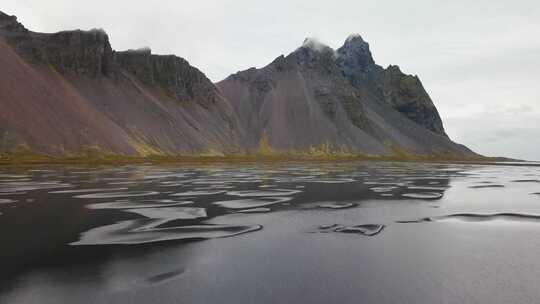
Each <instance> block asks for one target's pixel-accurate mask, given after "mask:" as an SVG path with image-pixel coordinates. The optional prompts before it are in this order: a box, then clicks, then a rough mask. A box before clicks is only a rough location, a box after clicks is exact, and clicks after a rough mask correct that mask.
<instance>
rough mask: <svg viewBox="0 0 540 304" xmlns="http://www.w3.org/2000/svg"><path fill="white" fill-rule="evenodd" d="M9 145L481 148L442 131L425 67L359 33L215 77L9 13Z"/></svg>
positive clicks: (174, 150)
mask: <svg viewBox="0 0 540 304" xmlns="http://www.w3.org/2000/svg"><path fill="white" fill-rule="evenodd" d="M0 66H2V69H1V70H0V108H1V109H2V110H1V111H0V154H2V153H11V152H14V151H16V150H20V149H23V150H31V151H34V152H40V153H47V154H54V155H67V154H79V153H87V151H89V150H90V151H92V153H116V154H128V155H150V154H195V155H200V154H207V153H211V154H238V153H241V154H244V153H254V152H257V151H260V150H261V146H264V148H265V149H266V150H268V151H267V152H271V153H274V152H275V153H290V152H302V153H304V152H310V153H311V152H317V153H319V152H321V151H322V152H324V153H361V154H369V155H388V156H390V155H396V154H398V155H401V153H403V152H406V153H412V154H423V155H426V154H429V155H445V156H446V155H452V156H454V157H466V156H473V155H475V154H474V153H473V152H471V151H470V150H468V149H467V148H465V147H463V146H460V145H457V144H455V143H453V142H452V141H451V140H449V139H448V137H447V136H446V134H445V133H444V129H443V126H442V122H441V119H440V117H439V115H438V113H437V110H436V108H435V106H434V105H433V102H432V101H431V99H430V98H429V96H428V94H427V93H426V91H425V90H424V88H423V87H422V84H421V83H420V80H419V79H418V78H417V77H416V76H410V75H405V74H403V73H402V72H401V71H400V70H399V68H397V67H394V66H390V67H388V68H387V69H383V68H382V67H380V66H378V65H376V64H375V62H374V60H373V58H372V56H371V52H370V50H369V45H368V44H367V43H366V42H364V41H363V40H362V38H361V37H359V36H351V37H349V38H348V39H347V41H346V42H345V44H344V45H343V47H341V48H339V49H338V50H337V51H335V50H333V49H331V48H329V47H327V46H325V45H322V44H320V43H319V42H317V41H316V40H313V39H307V40H306V41H305V42H304V44H303V45H302V46H301V47H299V48H298V49H297V50H295V51H294V52H292V53H291V54H289V55H287V56H280V57H278V58H276V59H275V60H274V61H273V62H272V63H270V64H269V65H268V66H266V67H264V68H262V69H249V70H247V71H244V72H239V73H237V74H234V75H231V76H230V77H228V78H227V79H225V80H224V81H222V82H220V83H218V84H217V85H214V84H213V83H212V82H211V81H210V80H209V79H208V78H207V77H206V76H205V75H204V74H203V73H202V72H201V71H199V70H198V69H197V68H195V67H193V66H191V65H190V64H189V63H188V62H187V61H186V60H184V59H182V58H180V57H177V56H174V55H154V54H152V53H151V51H150V49H139V50H128V51H121V52H119V51H115V50H113V49H112V48H111V45H110V43H109V37H108V36H107V34H106V33H105V32H104V31H102V30H91V31H80V30H75V31H63V32H59V33H52V34H44V33H36V32H32V31H29V30H28V29H26V28H25V27H24V26H23V25H22V24H20V23H19V22H18V21H17V18H15V17H14V16H8V15H6V14H3V13H1V12H0Z"/></svg>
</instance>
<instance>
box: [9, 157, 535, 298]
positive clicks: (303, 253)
mask: <svg viewBox="0 0 540 304" xmlns="http://www.w3.org/2000/svg"><path fill="white" fill-rule="evenodd" d="M539 181H540V166H539V165H538V164H535V163H527V164H522V163H515V164H513V163H512V164H504V163H501V164H491V165H480V164H450V163H411V162H406V163H400V162H335V163H330V162H324V163H315V162H308V163H296V162H286V163H281V164H270V163H257V164H241V165H238V164H235V165H230V164H212V165H199V166H196V165H186V164H176V165H127V166H119V167H111V166H98V167H89V166H72V167H70V166H45V167H40V168H35V167H33V168H17V167H4V168H0V269H1V272H0V303H8V304H9V303H21V304H22V303H25V304H27V303H40V304H42V303H45V304H47V303H537V302H538V299H540V289H538V287H537V286H538V285H539V284H540V260H539V259H538V255H539V253H540V195H538V193H540V182H539Z"/></svg>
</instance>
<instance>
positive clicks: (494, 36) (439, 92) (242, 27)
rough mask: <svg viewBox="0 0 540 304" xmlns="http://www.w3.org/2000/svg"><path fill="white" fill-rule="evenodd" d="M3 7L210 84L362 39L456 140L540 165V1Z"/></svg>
mask: <svg viewBox="0 0 540 304" xmlns="http://www.w3.org/2000/svg"><path fill="white" fill-rule="evenodd" d="M473 2H474V3H473ZM0 10H3V11H4V12H6V13H8V14H12V15H17V16H18V18H19V21H20V22H22V23H23V24H24V25H26V27H28V28H29V29H31V30H34V31H40V32H54V31H59V30H65V29H76V28H81V29H91V28H103V29H104V30H105V31H106V32H107V33H108V34H109V37H110V40H111V44H112V47H113V48H114V49H116V50H124V49H128V48H138V47H143V46H149V47H151V49H152V51H153V52H154V53H158V54H171V53H172V54H176V55H179V56H181V57H184V58H186V59H187V60H188V61H189V62H190V63H191V64H192V65H195V66H196V67H198V68H199V69H201V70H202V71H203V72H204V73H206V75H207V76H208V77H209V78H210V79H212V80H213V81H219V80H221V79H223V78H225V77H226V76H227V75H229V74H231V73H233V72H236V71H239V70H244V69H247V68H249V67H252V66H255V67H261V66H264V65H266V64H267V63H269V62H270V61H272V60H273V59H274V58H275V57H277V56H279V55H280V54H287V53H289V52H291V51H293V50H294V49H295V48H297V47H298V46H299V45H300V44H301V43H302V41H303V39H304V38H305V37H308V36H309V37H316V38H318V39H319V40H320V41H322V42H325V43H327V44H328V45H330V46H331V47H334V48H337V47H339V46H340V45H341V44H342V43H343V41H344V40H345V38H346V37H347V36H348V35H349V34H351V33H359V34H361V35H362V36H363V37H364V39H365V40H366V41H368V42H369V43H370V45H371V50H372V53H373V56H374V58H375V61H376V62H377V63H378V64H380V65H382V66H385V67H386V66H387V65H389V64H396V65H399V66H400V67H401V69H402V70H403V71H404V72H406V73H409V74H416V75H418V76H419V77H420V79H421V80H422V82H423V83H424V86H425V88H426V89H427V90H428V92H429V93H430V95H431V97H432V99H433V101H434V102H435V105H436V106H437V108H438V109H439V111H440V113H441V116H442V117H443V121H444V125H445V128H446V130H447V133H448V134H449V135H450V137H452V139H454V140H455V141H457V142H460V143H463V144H465V145H467V146H469V147H470V148H472V149H473V150H475V151H477V152H479V153H482V154H485V155H490V156H509V157H516V158H525V159H532V160H540V109H539V108H540V107H539V106H540V2H538V1H537V0H536V1H535V0H530V1H528V0H527V1H526V0H513V1H510V0H507V1H501V0H474V1H471V0H454V1H436V0H410V1H402V0H400V1H384V0H372V1H362V0H352V1H338V0H334V1H328V0H326V1H318V0H307V1H296V0H272V1H265V0H261V1H256V0H215V1H207V0H190V1H184V0H180V1H179V0H176V1H113V0H107V1H104V0H93V1H88V0H85V1H74V0H47V1H42V0H3V1H2V4H1V6H0Z"/></svg>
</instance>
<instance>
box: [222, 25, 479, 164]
mask: <svg viewBox="0 0 540 304" xmlns="http://www.w3.org/2000/svg"><path fill="white" fill-rule="evenodd" d="M217 86H218V87H219V88H220V90H221V92H222V93H223V96H224V97H225V98H227V99H228V100H229V101H230V102H231V104H232V106H233V107H234V109H235V112H236V113H237V114H238V117H239V121H240V124H241V125H242V129H244V130H250V132H246V133H244V136H243V137H242V138H241V143H242V146H245V147H249V148H251V149H253V148H254V147H256V146H257V145H258V144H259V143H260V142H261V141H263V140H264V141H265V142H268V145H269V146H270V147H273V148H274V149H275V150H277V151H289V150H306V149H310V148H313V147H315V148H316V149H317V147H318V148H319V149H323V150H327V149H330V150H333V151H344V152H353V153H362V154H369V155H395V154H400V153H406V154H415V155H433V156H440V157H442V156H455V157H467V156H472V155H475V154H474V152H472V151H471V150H469V149H468V148H466V147H465V146H463V145H459V144H456V143H454V142H452V141H451V140H450V139H449V138H448V136H447V135H446V133H445V131H444V128H443V124H442V121H441V118H440V116H439V114H438V112H437V109H436V108H435V106H434V104H433V102H432V101H431V99H430V97H429V95H428V94H427V92H426V91H425V89H424V88H423V86H422V83H421V82H420V80H419V79H418V77H416V76H411V75H406V74H403V73H402V72H401V71H400V70H399V68H398V67H397V66H390V67H388V68H386V69H383V68H382V67H380V66H378V65H376V64H375V62H374V61H373V58H372V55H371V52H370V50H369V45H368V44H367V43H366V42H365V41H364V40H363V39H362V38H361V37H360V36H359V35H352V36H350V37H349V38H347V40H346V41H345V44H344V45H343V46H342V47H340V48H339V49H338V50H333V49H331V48H330V47H328V46H326V45H323V44H321V43H320V42H318V41H316V40H314V39H306V41H304V43H303V45H302V46H301V47H299V48H298V49H297V50H295V51H294V52H292V53H291V54H289V55H288V56H280V57H278V58H276V59H275V60H274V61H273V62H272V63H270V64H269V65H267V66H265V67H263V68H261V69H255V68H252V69H248V70H246V71H243V72H238V73H236V74H234V75H231V76H230V77H228V78H227V79H225V80H223V81H221V82H219V83H218V84H217Z"/></svg>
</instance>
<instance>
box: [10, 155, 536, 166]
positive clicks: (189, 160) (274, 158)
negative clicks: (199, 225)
mask: <svg viewBox="0 0 540 304" xmlns="http://www.w3.org/2000/svg"><path fill="white" fill-rule="evenodd" d="M347 161H382V162H445V163H446V162H448V163H467V164H493V165H495V164H497V165H504V163H503V162H513V163H514V164H512V165H516V166H518V165H531V163H529V162H528V161H524V160H516V159H510V158H505V157H483V156H479V157H467V158H463V157H452V156H425V155H418V156H412V155H411V156H406V157H403V156H365V155H347V156H344V155H227V156H203V155H196V156H195V155H192V156H187V155H175V156H173V155H171V156H125V155H103V156H47V155H22V156H21V155H13V156H0V167H7V166H27V165H29V166H32V165H130V164H175V163H177V164H215V163H229V164H235V163H261V162H262V163H285V162H347ZM506 165H510V164H508V163H507V164H506Z"/></svg>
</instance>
